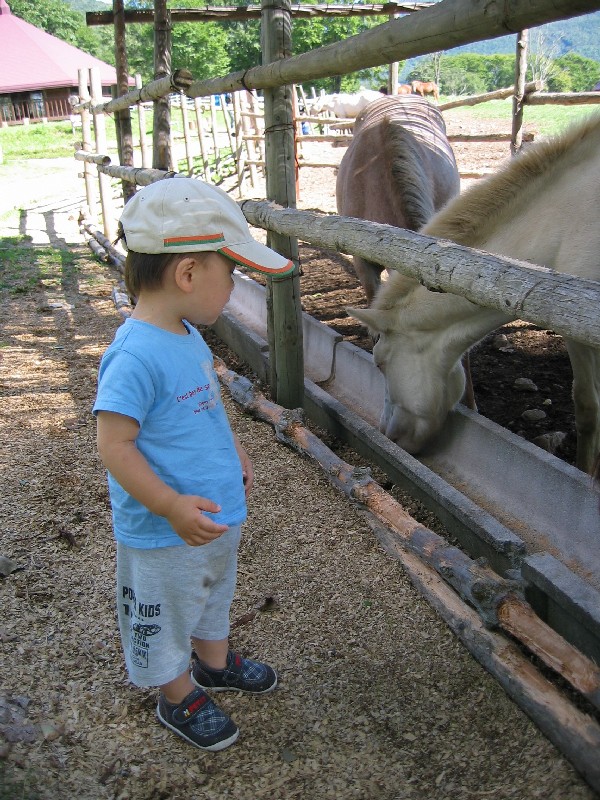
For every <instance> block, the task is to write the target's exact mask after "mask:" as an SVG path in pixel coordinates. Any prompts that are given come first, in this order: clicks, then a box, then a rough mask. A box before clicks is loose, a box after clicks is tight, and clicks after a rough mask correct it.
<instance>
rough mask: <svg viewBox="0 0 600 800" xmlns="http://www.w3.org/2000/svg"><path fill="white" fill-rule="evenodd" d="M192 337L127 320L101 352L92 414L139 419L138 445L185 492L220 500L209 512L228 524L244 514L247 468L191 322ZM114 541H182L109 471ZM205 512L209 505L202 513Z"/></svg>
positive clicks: (165, 543) (141, 544) (167, 543)
mask: <svg viewBox="0 0 600 800" xmlns="http://www.w3.org/2000/svg"><path fill="white" fill-rule="evenodd" d="M184 324H185V326H186V328H187V329H188V332H189V333H188V335H187V336H180V335H178V334H176V333H171V332H169V331H165V330H163V329H162V328H157V327H156V326H155V325H151V324H149V323H147V322H141V321H140V320H136V319H131V318H130V319H128V320H126V321H125V322H124V323H123V325H122V326H121V327H120V328H119V329H118V331H117V333H116V336H115V339H114V341H113V342H112V344H111V345H110V347H109V348H108V350H107V351H106V352H105V354H104V356H103V357H102V362H101V364H100V372H99V376H98V394H97V397H96V402H95V404H94V409H93V411H94V414H96V413H97V412H98V411H113V412H116V413H118V414H124V415H125V416H128V417H132V418H133V419H135V420H136V421H137V422H138V424H139V426H140V431H139V434H138V437H137V439H136V446H137V448H138V450H139V451H140V452H141V453H142V454H143V455H144V457H145V458H146V460H147V461H148V463H149V464H150V466H151V467H152V469H153V470H154V472H156V474H157V475H158V476H159V477H160V478H161V479H162V480H163V481H164V482H165V483H166V484H168V485H169V486H171V487H172V488H173V489H175V490H176V491H177V492H179V493H180V494H193V495H200V496H201V497H206V498H208V499H209V500H213V501H214V502H215V503H218V504H219V505H220V506H221V511H220V512H219V513H218V514H207V516H208V517H210V518H211V519H214V520H215V521H216V522H219V523H223V524H224V525H239V524H241V523H242V522H243V521H244V520H245V519H246V498H245V493H244V484H243V478H242V467H241V464H240V460H239V457H238V454H237V451H236V449H235V443H234V438H233V433H232V431H231V427H230V425H229V420H228V419H227V414H226V412H225V409H224V407H223V403H222V402H221V394H220V390H219V383H218V380H217V377H216V375H215V372H214V369H213V358H212V354H211V352H210V350H209V349H208V347H207V345H206V343H205V341H204V339H203V338H202V336H201V335H200V334H199V333H198V331H197V330H196V329H195V328H193V327H192V326H191V325H190V324H189V323H187V322H185V321H184ZM108 485H109V491H110V499H111V505H112V512H113V525H114V532H115V538H116V539H117V541H119V542H122V543H123V544H126V545H128V546H129V547H139V548H152V547H169V546H171V545H180V544H183V539H181V538H180V537H179V536H178V535H177V534H176V533H175V531H174V530H173V528H172V527H171V526H170V525H169V523H168V522H167V520H166V519H165V518H164V517H159V516H157V515H156V514H152V513H151V512H150V511H148V509H147V508H146V507H145V506H143V505H142V504H141V503H139V502H138V501H137V500H135V499H134V498H133V497H131V496H130V495H129V494H127V492H125V490H124V489H123V488H122V487H121V486H120V484H119V483H117V481H116V480H115V479H114V478H113V476H112V475H111V474H110V473H108ZM204 513H206V512H204Z"/></svg>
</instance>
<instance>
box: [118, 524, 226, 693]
mask: <svg viewBox="0 0 600 800" xmlns="http://www.w3.org/2000/svg"><path fill="white" fill-rule="evenodd" d="M240 534H241V526H240V525H234V526H232V527H230V528H229V529H228V530H226V531H225V533H223V534H222V535H221V536H219V538H218V539H215V540H213V541H212V542H210V543H209V544H205V545H201V546H200V547H190V546H189V545H187V544H183V545H179V546H178V547H157V548H154V549H152V550H141V549H138V548H135V547H128V546H127V545H124V544H120V543H119V542H117V614H118V619H119V629H120V631H121V641H122V644H123V652H124V654H125V662H126V664H127V671H128V673H129V678H130V680H131V682H132V683H134V684H135V685H136V686H162V685H163V684H165V683H169V681H172V680H174V679H175V678H177V677H179V675H181V674H183V673H184V672H185V671H186V670H187V669H188V668H189V661H190V652H191V644H190V639H191V637H194V638H197V639H209V640H217V641H218V640H220V639H225V638H226V637H227V636H228V635H229V609H230V607H231V602H232V600H233V595H234V592H235V582H236V572H237V551H238V546H239V542H240Z"/></svg>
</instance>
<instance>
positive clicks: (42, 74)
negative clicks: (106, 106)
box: [0, 0, 133, 124]
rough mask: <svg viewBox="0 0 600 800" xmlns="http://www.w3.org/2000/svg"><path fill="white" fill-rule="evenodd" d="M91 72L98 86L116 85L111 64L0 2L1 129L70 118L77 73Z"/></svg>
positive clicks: (115, 76) (76, 84)
mask: <svg viewBox="0 0 600 800" xmlns="http://www.w3.org/2000/svg"><path fill="white" fill-rule="evenodd" d="M91 67H96V68H97V69H98V70H99V72H100V79H101V82H102V86H103V87H109V86H112V85H113V84H115V83H116V82H117V75H116V71H115V68H114V67H112V66H111V65H110V64H106V63H105V62H104V61H100V59H98V58H94V56H91V55H89V54H88V53H84V52H83V50H79V49H78V48H77V47H73V45H70V44H68V43H67V42H63V41H62V39H57V38H56V36H51V35H50V34H49V33H46V31H42V30H40V29H39V28H36V27H35V26H34V25H30V24H29V22H25V20H22V19H21V18H20V17H17V16H15V15H14V14H12V13H11V10H10V8H9V6H8V3H7V2H6V0H0V121H2V122H3V123H4V124H7V123H11V122H12V123H14V122H20V121H22V120H23V119H32V120H34V119H42V118H50V119H64V118H65V117H69V115H70V114H72V110H71V104H70V102H69V97H70V96H72V95H77V94H78V92H79V89H78V84H79V78H78V71H79V70H80V69H89V68H91ZM131 83H133V80H132V81H131ZM107 94H110V92H107Z"/></svg>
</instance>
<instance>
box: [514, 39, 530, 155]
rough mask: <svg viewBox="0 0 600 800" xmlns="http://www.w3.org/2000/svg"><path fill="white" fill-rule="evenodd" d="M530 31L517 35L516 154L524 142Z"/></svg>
mask: <svg viewBox="0 0 600 800" xmlns="http://www.w3.org/2000/svg"><path fill="white" fill-rule="evenodd" d="M528 43H529V31H528V30H522V31H521V32H520V33H519V35H518V36H517V53H516V59H515V94H514V96H513V116H512V135H511V140H510V152H511V153H512V154H513V156H516V155H517V153H518V152H519V150H520V149H521V146H522V144H523V98H524V97H525V75H526V73H527V50H528Z"/></svg>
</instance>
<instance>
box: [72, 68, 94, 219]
mask: <svg viewBox="0 0 600 800" xmlns="http://www.w3.org/2000/svg"><path fill="white" fill-rule="evenodd" d="M77 74H78V79H79V101H80V103H84V104H85V103H86V102H87V101H88V100H89V99H90V93H89V89H88V70H87V69H80V70H78V73H77ZM80 114H81V149H82V150H85V151H88V152H91V150H92V125H91V114H90V110H89V108H88V107H87V106H85V105H83V106H82V108H81V111H80ZM83 178H84V181H85V197H86V202H87V206H88V211H89V214H90V215H91V216H93V217H95V216H96V205H97V203H98V193H97V191H96V186H95V182H94V178H93V167H92V166H91V165H90V164H88V163H85V162H84V165H83Z"/></svg>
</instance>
